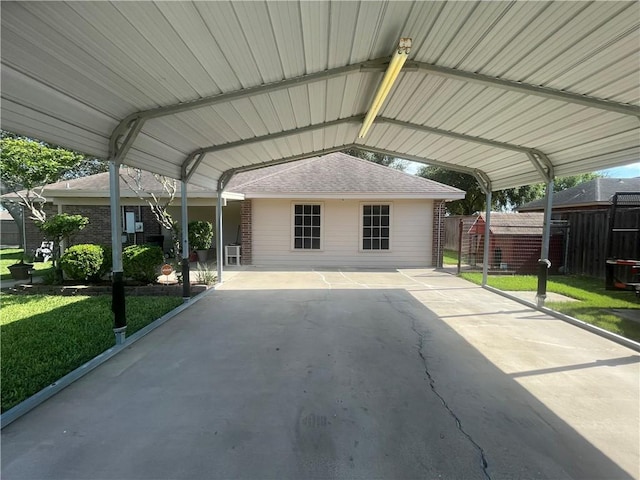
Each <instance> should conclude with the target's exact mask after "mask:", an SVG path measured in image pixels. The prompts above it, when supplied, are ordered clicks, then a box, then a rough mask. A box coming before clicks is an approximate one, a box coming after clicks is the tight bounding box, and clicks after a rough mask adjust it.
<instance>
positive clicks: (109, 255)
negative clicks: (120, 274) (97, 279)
mask: <svg viewBox="0 0 640 480" xmlns="http://www.w3.org/2000/svg"><path fill="white" fill-rule="evenodd" d="M100 248H102V255H103V256H104V260H103V261H102V275H105V274H107V273H109V272H111V269H112V268H113V249H112V248H111V245H100Z"/></svg>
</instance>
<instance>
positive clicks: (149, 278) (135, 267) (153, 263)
mask: <svg viewBox="0 0 640 480" xmlns="http://www.w3.org/2000/svg"><path fill="white" fill-rule="evenodd" d="M163 262H164V254H163V253H162V249H161V248H160V247H158V246H155V245H131V246H129V247H127V248H125V249H124V250H123V252H122V266H123V268H124V276H125V277H129V278H133V279H134V280H138V281H141V282H145V283H152V282H155V281H156V278H157V277H158V267H159V266H160V265H162V263H163Z"/></svg>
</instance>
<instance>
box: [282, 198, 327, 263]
mask: <svg viewBox="0 0 640 480" xmlns="http://www.w3.org/2000/svg"><path fill="white" fill-rule="evenodd" d="M296 205H320V248H295V240H296V236H295V228H296V221H295V219H296ZM290 212H291V213H290V219H289V222H290V224H291V231H290V234H289V242H290V244H289V250H290V251H291V252H295V253H309V252H323V251H324V230H325V223H324V202H316V201H313V200H307V201H296V200H293V201H292V202H291V206H290Z"/></svg>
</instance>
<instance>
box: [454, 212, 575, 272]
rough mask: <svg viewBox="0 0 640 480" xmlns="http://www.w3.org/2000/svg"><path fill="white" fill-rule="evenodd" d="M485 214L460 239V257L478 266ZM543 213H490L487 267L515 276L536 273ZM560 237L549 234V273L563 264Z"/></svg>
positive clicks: (482, 250) (556, 234)
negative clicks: (464, 257)
mask: <svg viewBox="0 0 640 480" xmlns="http://www.w3.org/2000/svg"><path fill="white" fill-rule="evenodd" d="M485 219H486V213H485V212H481V213H480V214H479V215H478V217H477V218H476V220H475V221H474V222H473V224H472V225H471V227H470V228H469V229H468V230H467V232H466V238H464V237H463V248H462V252H463V255H466V257H468V259H469V263H470V264H471V265H472V266H473V265H478V264H482V263H483V258H484V235H485V225H486V221H485ZM543 225H544V214H543V213H502V212H491V217H490V228H489V232H490V237H489V267H490V268H491V269H493V270H500V271H505V272H511V273H518V274H535V273H537V271H538V259H540V252H541V247H542V231H543ZM562 238H563V237H562V235H561V234H560V235H558V232H554V231H552V234H551V238H550V241H549V260H551V272H552V273H555V272H557V271H558V270H559V269H560V267H562V266H563V265H564V260H563V257H562V254H563V251H562Z"/></svg>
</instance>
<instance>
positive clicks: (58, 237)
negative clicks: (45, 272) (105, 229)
mask: <svg viewBox="0 0 640 480" xmlns="http://www.w3.org/2000/svg"><path fill="white" fill-rule="evenodd" d="M88 224H89V219H88V218H87V217H83V216H82V215H69V214H68V213H59V214H57V215H54V216H53V217H51V218H50V219H48V220H45V221H42V222H40V221H37V220H36V225H37V226H38V228H40V230H41V231H42V233H44V236H45V237H46V238H47V239H48V240H51V241H52V242H53V257H52V261H53V271H54V275H55V281H56V283H61V282H62V267H61V265H60V244H61V243H62V241H63V240H66V241H69V240H70V239H71V237H72V236H73V235H75V234H76V233H78V232H79V231H80V230H83V229H84V228H85V227H86V226H87V225H88Z"/></svg>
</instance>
